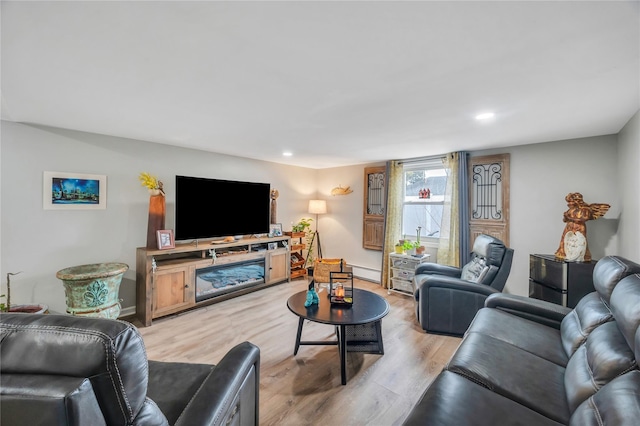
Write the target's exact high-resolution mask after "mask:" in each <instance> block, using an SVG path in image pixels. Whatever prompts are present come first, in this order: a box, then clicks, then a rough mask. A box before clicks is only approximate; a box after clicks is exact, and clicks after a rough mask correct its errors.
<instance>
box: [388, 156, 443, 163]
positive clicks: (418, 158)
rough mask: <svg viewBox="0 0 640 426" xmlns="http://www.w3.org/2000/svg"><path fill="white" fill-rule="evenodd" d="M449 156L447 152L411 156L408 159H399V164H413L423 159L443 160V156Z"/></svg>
mask: <svg viewBox="0 0 640 426" xmlns="http://www.w3.org/2000/svg"><path fill="white" fill-rule="evenodd" d="M446 156H447V154H443V155H433V156H431V157H416V158H409V159H406V160H399V161H398V164H412V163H421V162H423V161H429V160H442V159H443V158H445V157H446Z"/></svg>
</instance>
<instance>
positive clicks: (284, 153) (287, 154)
mask: <svg viewBox="0 0 640 426" xmlns="http://www.w3.org/2000/svg"><path fill="white" fill-rule="evenodd" d="M282 155H284V156H285V157H291V156H292V155H293V153H292V152H290V151H285V152H283V153H282Z"/></svg>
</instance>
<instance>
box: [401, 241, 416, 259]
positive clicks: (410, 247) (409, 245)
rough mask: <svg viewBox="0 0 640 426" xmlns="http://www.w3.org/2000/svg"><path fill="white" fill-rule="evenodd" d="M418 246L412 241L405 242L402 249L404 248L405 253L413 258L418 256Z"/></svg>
mask: <svg viewBox="0 0 640 426" xmlns="http://www.w3.org/2000/svg"><path fill="white" fill-rule="evenodd" d="M417 244H418V243H414V242H412V241H411V240H404V243H403V244H402V247H403V248H404V251H405V253H407V254H408V255H410V256H413V255H414V254H416V247H418V246H417Z"/></svg>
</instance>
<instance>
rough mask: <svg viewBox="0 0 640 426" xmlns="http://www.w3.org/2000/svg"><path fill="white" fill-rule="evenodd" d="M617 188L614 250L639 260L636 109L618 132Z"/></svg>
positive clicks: (639, 121) (639, 120)
mask: <svg viewBox="0 0 640 426" xmlns="http://www.w3.org/2000/svg"><path fill="white" fill-rule="evenodd" d="M618 165H619V167H618V176H619V177H618V191H619V192H620V203H621V206H622V208H621V214H620V226H619V227H618V238H619V245H618V252H619V253H620V255H622V256H625V257H627V258H629V259H631V260H634V261H636V262H640V196H639V195H638V194H640V171H639V170H640V111H638V112H636V114H635V115H634V116H633V117H632V118H631V119H630V120H629V122H628V123H627V125H626V126H625V127H624V128H623V129H622V131H621V132H620V133H619V135H618Z"/></svg>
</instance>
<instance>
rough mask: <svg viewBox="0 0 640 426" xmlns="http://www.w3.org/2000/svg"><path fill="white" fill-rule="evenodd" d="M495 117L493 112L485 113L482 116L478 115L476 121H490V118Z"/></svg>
mask: <svg viewBox="0 0 640 426" xmlns="http://www.w3.org/2000/svg"><path fill="white" fill-rule="evenodd" d="M493 117H495V114H494V113H492V112H483V113H482V114H478V115H476V120H488V119H490V118H493Z"/></svg>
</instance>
